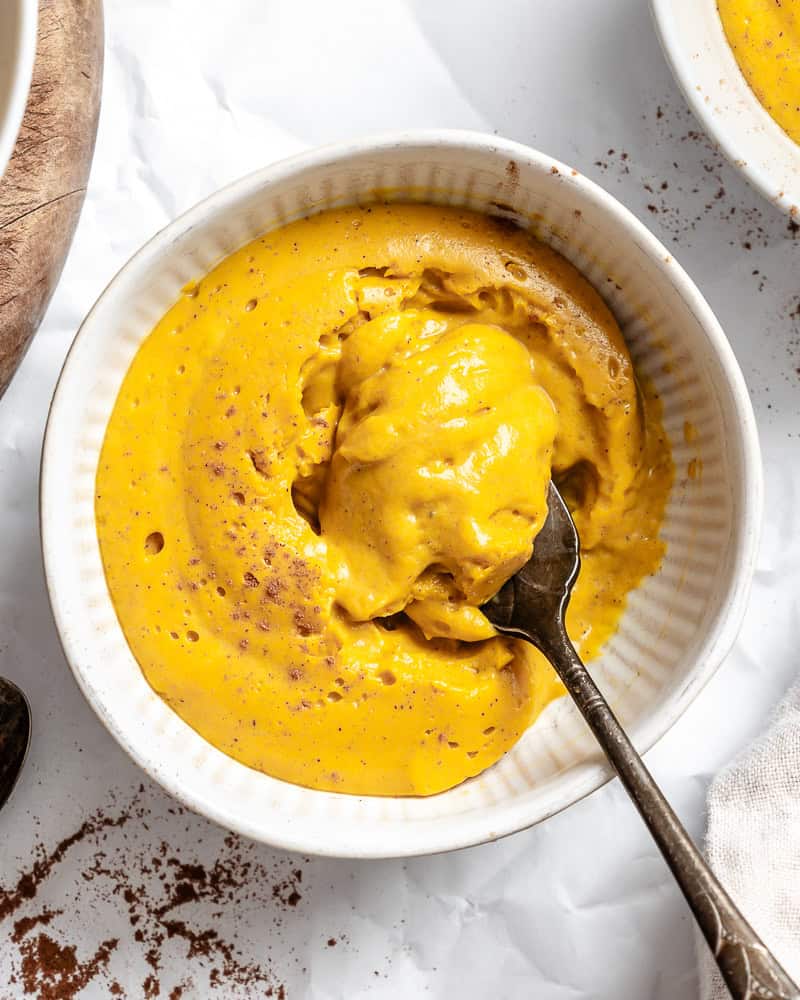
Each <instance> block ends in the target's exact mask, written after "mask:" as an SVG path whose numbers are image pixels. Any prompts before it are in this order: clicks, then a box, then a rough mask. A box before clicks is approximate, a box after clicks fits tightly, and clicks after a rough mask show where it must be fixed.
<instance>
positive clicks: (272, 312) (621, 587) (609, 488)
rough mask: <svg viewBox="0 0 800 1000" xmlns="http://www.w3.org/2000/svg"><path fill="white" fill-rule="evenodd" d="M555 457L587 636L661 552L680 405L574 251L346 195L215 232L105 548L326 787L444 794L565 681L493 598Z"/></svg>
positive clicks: (114, 500) (258, 734)
mask: <svg viewBox="0 0 800 1000" xmlns="http://www.w3.org/2000/svg"><path fill="white" fill-rule="evenodd" d="M551 475H552V476H553V477H554V478H555V479H556V481H557V483H558V484H559V486H560V487H561V489H562V491H563V492H564V494H565V496H566V498H567V500H568V503H569V504H570V507H571V509H572V510H573V513H574V516H575V521H576V524H577V527H578V531H579V533H580V535H581V541H582V547H583V568H582V571H581V575H580V578H579V580H578V583H577V586H576V589H575V593H574V596H573V600H572V604H571V606H570V613H569V615H568V627H569V630H570V634H571V636H572V638H573V640H574V641H575V642H576V644H577V645H578V647H579V648H580V649H581V652H582V654H583V656H584V657H585V658H588V659H591V658H592V657H593V656H595V655H596V654H597V652H598V650H599V648H600V646H601V645H602V643H603V642H604V641H605V640H606V639H607V638H608V637H609V636H610V635H611V634H612V632H613V631H614V629H615V627H616V624H617V621H618V619H619V616H620V614H621V612H622V609H623V607H624V603H625V597H626V594H627V593H628V592H629V591H630V590H631V589H632V588H633V587H635V586H636V585H637V584H638V582H639V581H640V580H641V578H642V577H643V576H645V575H646V574H648V573H651V572H653V571H654V570H655V569H656V568H657V567H658V565H659V562H660V559H661V556H662V553H663V544H662V543H661V542H660V541H659V539H658V531H659V527H660V523H661V519H662V516H663V510H664V505H665V502H666V498H667V495H668V493H669V489H670V485H671V482H672V463H671V459H670V453H669V448H668V445H667V442H666V439H665V437H664V433H663V430H662V428H661V424H660V408H659V405H658V403H657V401H656V400H655V399H654V398H653V396H652V394H651V393H650V392H649V391H648V389H647V387H646V386H645V387H644V389H643V391H642V390H640V389H639V387H638V386H637V381H636V378H635V375H634V371H633V367H632V364H631V360H630V356H629V354H628V351H627V348H626V346H625V343H624V341H623V339H622V336H621V334H620V331H619V328H618V327H617V324H616V322H615V321H614V319H613V317H612V316H611V314H610V312H609V311H608V309H607V308H606V306H605V305H604V304H603V302H602V300H601V299H600V297H599V296H598V295H597V293H596V292H595V291H594V290H593V289H592V288H591V286H590V285H589V284H588V283H587V282H586V281H585V279H584V278H582V277H581V275H580V274H579V273H578V272H577V271H576V270H575V269H574V268H573V267H572V266H571V265H569V264H568V263H567V262H566V261H565V260H564V259H563V258H562V257H560V256H559V255H557V254H556V253H554V252H553V251H551V250H549V249H548V248H546V247H544V246H543V245H541V244H539V243H537V242H536V241H535V240H533V239H532V238H531V237H530V236H529V235H528V234H526V233H524V232H522V231H520V230H516V229H513V228H510V227H509V226H508V225H507V224H502V223H499V222H497V221H494V220H492V219H490V218H488V217H486V216H482V215H478V214H474V213H471V212H467V211H460V210H456V209H450V208H441V207H435V206H426V205H392V206H375V207H373V208H352V209H344V210H341V211H330V212H325V213H322V214H320V215H317V216H314V217H312V218H310V219H305V220H302V221H299V222H296V223H292V224H291V225H288V226H286V227H284V228H283V229H279V230H277V231H275V232H272V233H269V234H268V235H266V236H264V237H263V238H262V239H260V240H257V241H255V242H254V243H252V244H250V245H249V246H247V247H245V248H243V249H242V250H240V251H238V252H237V253H235V254H233V255H232V256H230V257H228V258H227V259H226V260H225V261H223V262H222V263H221V264H220V265H219V266H218V267H217V268H215V270H214V271H212V272H211V273H210V274H209V275H207V276H206V277H205V278H203V279H202V281H200V282H199V283H198V284H196V285H193V286H192V287H190V288H187V289H186V290H185V294H184V296H183V297H182V298H181V300H180V301H179V302H178V303H176V305H175V306H174V307H173V308H172V309H171V310H170V311H169V312H168V313H167V315H166V316H165V317H164V319H163V320H162V321H161V322H160V323H159V324H158V325H157V326H156V328H155V329H154V330H153V332H152V334H151V335H150V336H149V337H148V339H147V340H146V341H145V342H144V344H143V345H142V347H141V348H140V350H139V352H138V353H137V355H136V357H135V359H134V361H133V364H132V365H131V368H130V371H129V372H128V374H127V376H126V378H125V381H124V383H123V386H122V389H121V391H120V395H119V398H118V400H117V403H116V405H115V408H114V412H113V414H112V417H111V420H110V422H109V426H108V431H107V435H106V440H105V443H104V447H103V452H102V455H101V461H100V466H99V469H98V476H97V503H96V512H97V526H98V535H99V539H100V544H101V550H102V555H103V561H104V565H105V570H106V577H107V580H108V584H109V588H110V591H111V595H112V598H113V600H114V604H115V607H116V610H117V614H118V616H119V619H120V623H121V625H122V627H123V629H124V631H125V635H126V637H127V639H128V642H129V644H130V646H131V649H132V651H133V653H134V655H135V656H136V658H137V660H138V662H139V663H140V665H141V667H142V670H143V671H144V673H145V676H146V677H147V679H148V680H149V682H150V684H151V685H152V686H153V688H154V689H155V690H156V691H157V692H158V694H160V695H161V697H163V698H164V699H165V700H166V701H167V702H168V703H169V704H170V705H171V706H172V707H173V708H174V709H175V710H176V711H177V712H178V713H179V714H180V715H181V716H182V717H183V718H184V719H185V720H186V721H187V722H188V723H189V724H190V725H192V726H193V727H194V728H195V729H196V730H197V731H198V732H200V733H201V734H202V735H203V736H204V737H205V738H206V739H208V740H209V741H210V742H211V743H213V744H214V745H215V746H217V747H219V748H221V749H222V750H224V751H225V752H226V753H228V754H230V755H231V756H233V757H235V758H236V759H238V760H241V761H243V762H244V763H246V764H249V765H251V766H253V767H256V768H259V769H261V770H263V771H265V772H267V773H268V774H271V775H274V776H276V777H279V778H284V779H286V780H289V781H294V782H297V783H300V784H303V785H307V786H310V787H314V788H323V789H333V790H337V791H345V792H353V793H364V794H391V795H406V794H431V793H434V792H437V791H441V790H443V789H445V788H449V787H451V786H453V785H455V784H458V783H459V782H460V781H462V780H464V779H465V778H466V777H469V776H470V775H474V774H477V773H479V772H480V771H482V770H483V769H484V768H486V767H487V766H489V765H490V764H492V763H494V762H495V761H496V760H497V759H498V758H499V757H500V756H501V755H502V754H503V753H504V752H505V751H506V750H507V749H508V748H509V747H511V746H512V745H513V744H514V743H515V742H516V740H517V739H518V738H519V737H520V735H521V734H522V733H523V732H524V730H525V729H526V728H527V727H528V726H529V725H530V724H531V722H532V721H533V719H534V718H535V716H536V715H537V714H538V712H539V711H541V709H542V708H543V707H544V705H545V704H546V703H547V702H548V701H550V700H551V699H552V698H553V697H555V696H557V695H558V694H560V693H561V691H562V689H561V688H560V685H559V683H558V681H557V680H556V678H555V676H554V675H553V674H552V672H551V670H550V668H549V666H548V665H547V664H546V663H545V662H544V661H543V660H542V658H541V657H540V656H539V655H538V654H537V653H536V652H535V651H534V650H532V649H531V648H530V647H529V646H526V645H525V644H522V643H517V642H515V641H513V640H509V639H506V638H501V637H498V636H496V635H495V634H494V631H493V629H492V627H491V626H490V625H489V623H488V622H487V621H486V619H485V618H484V617H483V615H482V614H481V613H480V611H479V610H478V606H479V605H480V604H481V603H483V602H484V601H485V600H487V599H488V598H489V597H490V596H491V595H492V594H493V593H494V592H495V591H496V590H497V589H498V588H499V587H500V586H501V585H502V584H503V583H504V582H505V580H506V579H508V577H509V576H510V575H512V574H513V573H514V572H516V570H517V569H518V568H519V567H520V566H522V565H523V564H524V563H525V562H526V560H527V559H528V558H529V557H530V554H531V551H532V546H533V545H534V543H535V537H536V534H537V532H538V530H539V529H540V528H541V526H542V523H543V521H544V518H545V516H546V509H547V508H546V491H547V484H548V482H549V480H550V478H551Z"/></svg>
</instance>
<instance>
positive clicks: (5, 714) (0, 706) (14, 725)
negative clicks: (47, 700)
mask: <svg viewBox="0 0 800 1000" xmlns="http://www.w3.org/2000/svg"><path fill="white" fill-rule="evenodd" d="M30 742H31V708H30V705H29V704H28V699H27V698H26V697H25V695H24V694H23V693H22V691H20V689H19V688H18V687H17V685H16V684H13V683H12V682H11V681H9V680H6V678H5V677H0V809H2V808H3V806H4V805H5V804H6V802H7V801H8V797H9V795H11V793H12V791H13V790H14V785H16V783H17V778H18V777H19V775H20V771H21V770H22V765H23V764H24V763H25V757H26V755H27V753H28V747H29V746H30Z"/></svg>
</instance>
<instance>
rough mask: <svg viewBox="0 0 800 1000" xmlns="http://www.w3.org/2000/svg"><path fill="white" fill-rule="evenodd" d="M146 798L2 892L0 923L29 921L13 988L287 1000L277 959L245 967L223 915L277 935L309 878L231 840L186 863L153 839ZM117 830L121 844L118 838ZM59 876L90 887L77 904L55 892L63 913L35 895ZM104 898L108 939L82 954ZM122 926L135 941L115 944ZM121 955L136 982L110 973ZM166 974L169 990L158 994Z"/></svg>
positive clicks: (14, 949)
mask: <svg viewBox="0 0 800 1000" xmlns="http://www.w3.org/2000/svg"><path fill="white" fill-rule="evenodd" d="M146 795H147V792H146V790H145V788H144V786H140V787H139V790H138V792H136V793H135V794H134V796H133V798H132V799H131V800H130V801H129V802H128V804H127V805H126V806H125V807H124V808H121V809H120V808H119V807H116V806H114V805H113V804H112V806H111V807H110V808H109V810H107V811H99V812H98V813H96V814H94V815H92V816H90V817H88V818H87V819H86V820H84V822H83V823H81V825H80V826H79V827H78V829H77V830H75V832H74V833H72V834H70V836H68V837H65V838H63V839H62V840H61V841H59V842H58V843H57V844H56V845H55V847H53V848H51V849H47V848H46V847H45V846H44V845H43V844H42V843H38V844H36V845H35V848H34V856H35V860H34V861H33V863H32V864H31V866H30V868H29V869H28V870H27V871H25V872H23V873H22V874H21V875H20V876H19V878H18V879H17V881H16V883H15V884H14V885H12V886H10V887H7V888H0V921H3V920H8V919H10V918H11V917H12V916H13V915H15V914H16V913H17V911H19V910H20V909H22V908H24V909H25V911H26V912H25V913H24V914H22V915H19V916H17V919H16V920H15V922H14V924H13V929H12V931H11V933H10V934H8V933H7V934H6V941H7V942H9V941H10V943H11V946H10V947H8V945H7V951H6V955H7V958H6V960H5V963H4V971H5V972H6V975H7V978H8V981H9V983H10V984H12V985H14V986H16V987H17V988H18V989H21V990H22V991H23V992H24V995H26V996H27V995H30V996H35V997H37V998H38V1000H77V998H78V997H79V995H81V991H82V990H84V989H85V988H86V987H87V986H88V985H89V984H90V983H92V984H93V988H94V989H96V990H97V991H98V995H108V996H111V997H131V998H133V997H135V998H143V1000H153V998H156V997H163V996H168V997H169V998H170V1000H180V998H181V997H182V996H184V994H187V993H191V995H192V996H203V997H207V998H208V1000H211V998H212V997H213V996H216V995H219V996H220V997H226V998H236V997H242V998H245V997H246V998H250V997H257V996H260V997H274V998H276V1000H286V997H287V991H286V986H285V984H283V983H281V982H279V981H277V977H276V975H275V973H274V971H273V969H272V962H271V961H270V960H269V958H268V957H265V958H264V959H263V960H262V961H248V960H246V959H245V958H244V957H243V953H242V949H241V948H240V947H239V946H238V945H237V941H236V934H235V932H234V933H233V934H231V933H230V932H227V936H226V931H225V921H224V919H223V918H224V911H225V909H226V908H233V909H241V908H247V907H250V908H255V909H256V910H257V911H258V912H259V914H260V918H259V923H262V922H263V924H264V925H266V924H268V923H269V924H271V925H272V927H273V929H274V930H276V931H277V930H279V928H280V925H281V921H282V919H283V916H284V915H288V914H289V913H294V911H296V910H297V909H298V907H299V904H300V903H301V901H302V898H303V897H302V894H301V891H300V888H301V885H302V880H303V873H302V870H301V869H300V868H297V867H289V865H290V864H291V861H290V859H283V858H280V857H279V858H277V859H275V860H274V861H265V860H264V858H263V855H262V854H261V849H260V848H259V847H258V845H256V844H253V843H251V842H249V841H245V840H242V839H241V838H239V837H237V836H236V835H234V834H229V835H228V836H226V837H225V839H224V842H223V846H222V848H221V849H220V850H219V851H218V854H217V857H216V858H215V860H214V862H213V864H202V863H200V862H199V861H197V860H196V859H195V858H190V857H186V856H185V855H184V856H183V857H178V856H177V855H176V852H175V849H174V847H173V845H172V844H170V843H168V842H167V841H166V840H164V839H161V838H159V837H157V836H156V835H154V831H153V828H154V827H155V826H157V823H158V817H154V816H153V815H152V814H151V811H150V810H149V809H148V807H147V804H146V801H145V800H146ZM168 812H169V813H170V814H172V815H173V816H177V817H180V816H182V815H184V813H185V810H184V809H183V808H182V807H180V806H177V805H175V806H170V807H169V808H168ZM121 828H126V829H125V832H124V833H123V832H122V829H121ZM187 829H188V826H187ZM117 831H119V832H117ZM112 832H116V836H114V837H113V838H112V839H110V837H109V835H110V834H111V833H112ZM136 843H141V844H142V845H146V846H142V847H136V846H134V845H135V844H136ZM295 864H296V862H295ZM59 866H61V867H62V869H63V868H67V869H68V874H69V875H71V876H72V877H74V876H75V875H77V876H78V878H79V881H80V882H81V883H82V884H83V885H84V887H85V888H84V889H83V890H78V892H75V893H73V894H72V895H70V894H69V892H67V891H62V889H61V887H59V890H58V891H59V903H60V906H59V908H58V909H53V908H50V907H48V906H46V905H40V906H39V907H38V909H37V896H38V895H39V893H40V891H41V892H42V893H43V894H44V892H43V887H44V886H45V884H46V883H47V880H48V878H50V877H51V876H53V875H54V874H55V872H56V869H58V868H59ZM50 892H51V898H52V888H51V890H50ZM87 896H90V897H91V902H89V903H86V897H87ZM98 898H99V900H100V901H101V902H102V903H103V904H105V905H107V906H108V908H109V912H108V915H107V917H106V919H105V922H104V930H105V931H106V933H104V934H102V940H100V941H99V942H98V943H97V944H96V945H95V946H93V947H92V948H91V949H90V953H89V954H84V952H85V951H86V950H87V949H86V943H85V941H86V926H85V925H86V923H87V921H85V920H83V919H82V912H83V911H82V907H85V906H89V907H90V908H91V909H92V910H93V909H94V908H95V907H96V905H97V902H98ZM197 904H205V905H201V906H198V905H197ZM209 907H211V908H212V910H211V913H210V915H209ZM200 914H202V915H200ZM210 917H211V918H213V919H210ZM59 918H61V919H59ZM87 920H88V921H90V920H91V918H89V917H87ZM126 925H127V927H128V929H129V930H128V934H127V935H123V934H120V936H119V937H116V936H112V935H110V934H108V930H109V929H110V928H111V927H113V928H114V931H115V933H117V934H119V933H120V928H124V927H125V926H126ZM228 926H229V925H228ZM45 928H46V930H45ZM76 928H80V935H79V934H78V932H77V930H76ZM100 936H101V935H99V934H98V937H100ZM273 937H274V935H272V934H271V935H270V939H272V938H273ZM270 948H271V944H270V943H267V945H266V950H267V951H269V950H270ZM118 949H119V951H120V953H121V954H122V953H124V954H125V963H124V964H123V965H121V968H123V969H125V970H126V976H127V977H128V978H124V977H123V976H121V975H120V971H119V969H116V971H114V970H113V969H112V968H111V967H112V965H113V964H114V963H113V956H114V953H115V952H116V951H117V950H118ZM132 955H133V956H136V955H138V959H136V960H132V958H131V956H132ZM281 958H282V959H283V960H284V961H286V956H285V955H282V956H281ZM118 964H120V963H118ZM142 967H144V968H143V970H142ZM137 968H138V970H139V971H138V972H137V971H132V970H136V969H137ZM167 974H169V975H170V977H171V979H172V982H170V983H169V984H162V978H163V976H164V975H167ZM176 974H177V975H178V976H179V977H180V980H179V982H177V983H176V982H174V979H175V976H176ZM167 990H169V992H167Z"/></svg>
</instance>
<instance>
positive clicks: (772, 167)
mask: <svg viewBox="0 0 800 1000" xmlns="http://www.w3.org/2000/svg"><path fill="white" fill-rule="evenodd" d="M651 3H652V10H653V19H654V20H655V24H656V29H657V30H658V33H659V36H660V38H661V45H662V47H663V49H664V53H665V55H666V57H667V62H668V63H669V65H670V67H671V69H672V72H673V74H674V76H675V79H676V81H677V83H678V86H679V87H680V88H681V90H682V91H683V94H684V96H685V98H686V100H687V102H688V103H689V106H690V107H691V109H692V111H693V112H694V113H695V116H696V117H697V118H698V120H699V121H700V123H701V124H702V126H703V128H704V129H705V130H706V132H708V134H709V135H710V136H711V137H712V139H714V141H715V142H716V143H717V145H718V146H719V147H720V149H721V150H722V152H723V153H724V154H725V156H726V157H727V158H728V159H729V160H730V161H731V163H732V164H733V165H734V166H735V167H736V168H737V169H738V170H739V171H741V173H742V174H743V175H744V176H745V177H746V178H747V180H748V181H749V182H750V183H751V184H752V185H753V187H755V188H756V190H758V191H760V192H761V194H763V195H764V197H765V198H768V199H769V200H770V201H772V202H774V203H775V204H776V205H778V206H779V207H780V208H781V209H782V210H783V211H784V212H789V213H791V214H792V215H797V214H798V212H800V146H798V145H797V143H795V142H793V141H792V140H791V139H790V138H789V136H788V135H787V134H786V133H785V132H784V131H783V129H782V128H781V127H780V125H778V124H777V123H776V122H775V121H773V119H772V118H771V117H770V116H769V114H768V113H767V112H766V111H765V110H764V108H763V107H762V105H761V104H760V102H759V101H758V98H757V97H756V96H755V94H754V93H753V91H752V90H751V89H750V87H749V85H748V83H747V81H746V80H745V78H744V76H743V75H742V72H741V70H740V69H739V66H738V64H737V62H736V59H735V58H734V55H733V51H732V50H731V47H730V45H729V44H728V40H727V38H726V37H725V31H724V29H723V27H722V21H721V20H720V17H719V14H718V12H717V4H716V0H651Z"/></svg>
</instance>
